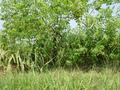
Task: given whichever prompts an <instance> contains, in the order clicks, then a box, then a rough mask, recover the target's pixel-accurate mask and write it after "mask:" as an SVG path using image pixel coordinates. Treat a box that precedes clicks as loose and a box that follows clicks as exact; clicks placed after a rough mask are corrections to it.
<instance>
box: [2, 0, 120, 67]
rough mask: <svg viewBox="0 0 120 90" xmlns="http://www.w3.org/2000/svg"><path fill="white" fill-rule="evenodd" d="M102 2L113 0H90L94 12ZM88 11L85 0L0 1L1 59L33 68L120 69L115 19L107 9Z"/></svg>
mask: <svg viewBox="0 0 120 90" xmlns="http://www.w3.org/2000/svg"><path fill="white" fill-rule="evenodd" d="M103 3H107V4H111V3H113V2H112V1H110V0H108V1H104V0H100V1H95V2H94V3H93V7H94V8H95V9H96V10H98V8H99V7H100V6H101V5H102V4H103ZM91 7H92V6H91ZM89 8H90V7H89V5H88V2H87V0H63V1H61V0H2V2H1V15H0V17H1V19H2V20H4V29H3V30H2V31H1V32H0V33H1V36H0V51H1V52H2V53H3V54H0V60H1V61H2V62H3V63H4V64H5V65H7V63H8V64H9V63H10V64H15V63H17V65H22V66H21V67H24V64H26V65H28V67H33V68H35V69H40V68H43V67H45V66H73V65H76V64H77V65H78V66H81V65H82V66H87V67H89V66H92V65H104V64H106V63H113V62H117V63H118V65H119V64H120V61H119V58H120V55H119V53H120V48H119V47H120V36H119V35H120V31H119V29H120V20H119V18H117V16H116V17H113V16H112V10H111V9H110V8H106V9H102V8H99V14H98V15H97V16H92V15H90V14H89ZM71 19H74V20H76V22H77V24H78V26H77V27H76V28H75V29H76V30H75V29H73V30H71V28H70V26H69V21H70V20H71ZM4 53H6V54H4ZM3 57H4V58H3Z"/></svg>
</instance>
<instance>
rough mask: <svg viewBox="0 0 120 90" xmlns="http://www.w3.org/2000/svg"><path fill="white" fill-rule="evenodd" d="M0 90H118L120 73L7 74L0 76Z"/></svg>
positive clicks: (61, 70)
mask: <svg viewBox="0 0 120 90" xmlns="http://www.w3.org/2000/svg"><path fill="white" fill-rule="evenodd" d="M0 90H120V72H114V71H112V70H109V69H106V70H102V71H101V72H96V71H94V70H91V71H89V72H83V71H80V70H73V71H68V70H63V69H56V70H51V71H46V72H42V73H35V72H29V73H16V74H15V73H14V74H11V73H7V74H5V75H1V76H0Z"/></svg>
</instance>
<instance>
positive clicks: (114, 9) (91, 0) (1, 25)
mask: <svg viewBox="0 0 120 90" xmlns="http://www.w3.org/2000/svg"><path fill="white" fill-rule="evenodd" d="M92 2H93V0H89V3H92ZM107 7H108V6H107V5H106V4H103V5H102V6H101V8H103V9H105V8H107ZM118 7H120V3H117V4H113V5H111V6H110V8H112V9H113V13H112V15H113V16H115V15H116V12H117V8H118ZM91 14H92V15H93V16H94V15H97V14H98V11H96V10H93V13H91ZM69 23H70V26H71V28H75V27H76V26H77V23H76V21H75V20H74V19H72V20H70V21H69ZM2 28H3V21H2V20H0V30H1V29H2Z"/></svg>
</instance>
